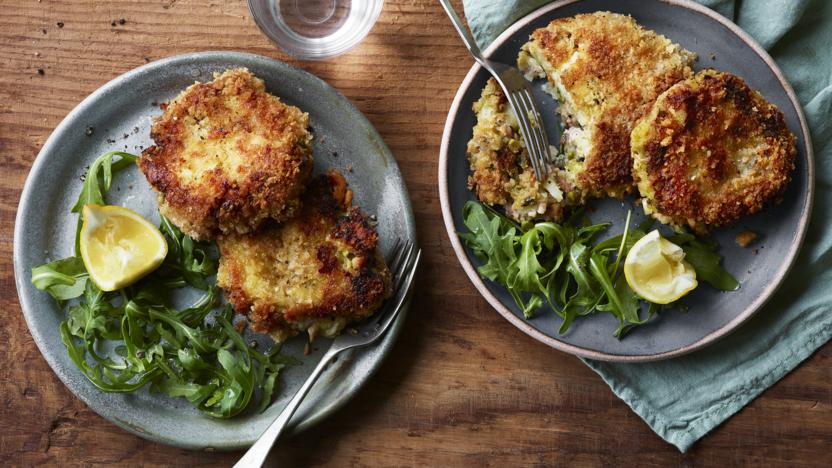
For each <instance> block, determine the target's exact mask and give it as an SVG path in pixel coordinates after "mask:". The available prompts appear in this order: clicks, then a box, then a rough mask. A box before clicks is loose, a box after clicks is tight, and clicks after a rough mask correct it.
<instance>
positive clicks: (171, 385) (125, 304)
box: [32, 151, 298, 418]
mask: <svg viewBox="0 0 832 468" xmlns="http://www.w3.org/2000/svg"><path fill="white" fill-rule="evenodd" d="M116 157H117V158H118V159H115V158H116ZM135 160H136V156H135V155H133V154H130V153H124V152H119V151H113V152H109V153H106V154H104V155H102V156H100V157H99V158H98V159H97V160H96V161H95V162H94V163H93V164H92V165H91V166H90V168H89V170H88V172H87V174H86V177H85V179H84V186H83V189H82V191H81V194H80V196H79V197H78V201H77V202H76V203H75V205H74V206H73V207H72V209H71V212H72V213H80V212H81V210H82V209H83V208H84V206H85V205H88V204H97V205H105V204H106V203H105V196H106V194H107V191H108V190H109V189H110V186H111V183H112V179H113V175H114V174H115V173H117V172H118V171H121V170H123V169H125V168H127V167H131V166H133V164H134V162H135ZM160 216H161V215H160ZM80 218H81V217H80V216H79V221H78V229H77V231H76V236H75V255H74V256H72V257H68V258H64V259H61V260H57V261H53V262H50V263H47V264H44V265H41V266H38V267H36V268H33V269H32V283H33V284H34V285H35V287H37V288H38V289H40V290H43V291H45V292H47V293H48V294H49V295H51V296H52V297H53V298H54V299H55V300H56V301H57V303H58V305H59V307H60V308H61V309H62V310H66V311H67V313H66V318H65V320H64V321H63V322H62V323H61V326H60V333H61V339H62V341H63V344H64V345H65V346H66V349H67V353H68V354H69V357H70V358H71V359H72V361H73V362H74V363H75V365H76V366H78V368H79V369H80V370H81V372H83V374H84V375H85V376H86V377H87V379H89V381H90V382H92V383H93V384H94V385H95V386H96V387H98V388H99V389H101V390H103V391H105V392H135V391H137V390H139V389H141V388H143V387H145V386H148V387H149V389H150V391H151V392H162V393H165V394H167V395H169V396H172V397H184V398H185V399H187V401H188V402H190V404H191V405H193V406H194V407H195V408H197V409H198V410H200V411H201V412H203V413H204V414H207V415H209V416H212V417H215V418H229V417H232V416H235V415H237V414H240V413H241V412H242V411H244V410H246V409H248V408H250V407H251V408H254V410H255V411H258V412H260V411H263V410H265V409H266V407H268V405H269V404H270V403H271V401H272V398H273V395H274V391H275V386H276V383H277V378H278V376H279V374H280V372H281V370H282V369H283V368H284V367H286V366H287V365H290V364H296V363H297V362H298V361H296V360H295V359H293V358H290V357H287V356H283V355H281V354H280V349H279V347H278V346H275V347H273V348H272V349H270V350H269V351H268V352H266V353H261V352H259V351H257V350H256V349H255V344H254V343H252V344H251V345H249V344H247V343H246V342H245V341H244V339H243V337H242V336H241V335H240V333H239V332H238V330H237V328H236V327H235V326H234V324H233V311H232V310H231V308H230V306H228V305H225V306H221V305H220V301H219V297H218V296H219V295H218V294H217V288H216V286H215V285H214V284H213V276H214V275H215V274H216V271H217V261H216V254H215V249H213V247H212V245H211V244H208V243H200V242H196V241H194V240H193V239H192V238H190V237H188V236H187V235H184V234H183V233H182V232H181V231H180V230H179V229H178V228H177V227H176V226H174V225H173V224H171V223H170V222H169V221H168V220H167V219H165V218H164V217H161V225H160V226H159V230H160V231H161V233H162V234H163V235H164V238H165V241H166V242H167V247H168V249H167V255H166V256H165V258H164V261H163V263H162V265H161V266H160V267H159V268H157V269H156V270H154V271H153V272H152V273H150V274H149V275H147V276H145V277H143V278H142V279H141V280H139V281H138V282H136V283H135V284H132V285H130V286H127V287H124V288H122V289H118V290H115V291H111V292H105V291H102V290H101V289H99V288H98V287H97V286H96V284H95V283H94V282H93V281H92V280H91V279H90V276H89V273H88V272H87V270H86V268H85V266H84V262H83V261H82V259H81V254H80V251H79V239H80V234H81V219H80ZM182 288H191V289H193V290H196V291H200V292H201V297H200V299H198V300H197V301H196V302H195V303H194V304H192V305H191V306H190V307H187V308H184V309H178V308H176V307H174V305H173V301H172V297H171V296H172V294H171V292H172V291H174V290H178V289H182Z"/></svg>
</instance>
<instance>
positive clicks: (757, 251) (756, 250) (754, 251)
mask: <svg viewBox="0 0 832 468" xmlns="http://www.w3.org/2000/svg"><path fill="white" fill-rule="evenodd" d="M752 253H754V255H757V254H758V253H760V249H754V250H753V251H752Z"/></svg>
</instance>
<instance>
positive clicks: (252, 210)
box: [138, 68, 312, 240]
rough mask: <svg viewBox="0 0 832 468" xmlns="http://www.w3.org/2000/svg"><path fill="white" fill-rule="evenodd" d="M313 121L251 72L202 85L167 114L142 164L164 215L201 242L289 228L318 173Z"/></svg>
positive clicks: (178, 100) (218, 77)
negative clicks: (272, 226) (271, 226)
mask: <svg viewBox="0 0 832 468" xmlns="http://www.w3.org/2000/svg"><path fill="white" fill-rule="evenodd" d="M308 127H309V116H308V115H307V114H306V113H304V112H302V111H301V110H300V109H298V108H297V107H294V106H290V105H287V104H285V103H283V102H282V101H281V100H280V99H279V98H277V97H276V96H274V95H272V94H269V92H268V91H266V87H265V85H264V83H263V80H261V79H259V78H257V77H255V76H254V75H253V74H251V72H249V71H248V70H246V69H243V68H237V69H231V70H227V71H225V72H223V73H221V74H219V73H218V74H215V75H214V80H213V81H211V82H208V83H199V82H198V83H195V84H193V85H191V86H189V87H188V88H187V89H185V90H184V91H183V92H182V93H181V94H179V95H178V96H177V97H176V98H175V99H173V100H172V101H171V102H169V103H168V104H167V105H165V106H164V113H163V114H162V115H161V116H160V117H159V118H157V119H156V120H155V121H154V123H153V127H152V129H151V137H152V138H153V141H154V142H155V145H154V146H151V147H149V148H147V149H146V150H145V151H144V152H143V153H142V156H141V157H140V158H139V161H138V164H139V167H140V168H141V170H142V172H143V173H144V175H145V177H146V178H147V180H148V182H149V183H150V185H151V186H152V187H153V189H154V190H155V191H156V192H158V194H159V205H160V206H159V211H160V212H161V213H162V214H163V215H164V216H165V217H167V218H168V219H170V220H171V221H172V222H173V223H174V224H176V225H177V226H178V227H179V228H180V229H181V230H182V231H183V232H184V233H186V234H188V235H189V236H191V237H193V238H195V239H198V240H211V239H214V238H216V237H217V236H219V235H221V234H235V233H236V234H240V233H245V232H250V231H253V230H255V229H257V228H258V227H259V226H260V225H261V224H262V223H263V222H264V221H266V220H268V219H274V220H277V221H283V220H285V219H287V218H289V217H291V216H292V214H293V213H294V212H295V211H296V210H297V208H298V206H299V197H300V194H301V192H302V191H303V188H304V186H305V185H306V183H307V182H308V180H309V178H310V175H311V171H312V152H311V145H310V142H311V139H312V135H311V134H310V133H309V130H308Z"/></svg>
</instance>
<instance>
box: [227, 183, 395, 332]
mask: <svg viewBox="0 0 832 468" xmlns="http://www.w3.org/2000/svg"><path fill="white" fill-rule="evenodd" d="M351 201H352V192H351V191H350V190H349V189H347V184H346V181H345V180H344V178H343V176H341V174H339V173H338V172H335V171H332V172H330V173H329V174H327V175H321V176H318V177H316V178H314V179H313V180H312V182H311V184H310V186H309V188H308V190H307V192H306V193H305V194H304V196H303V207H302V208H301V209H300V211H299V213H298V215H297V216H296V217H294V218H292V219H291V220H289V221H287V222H285V223H283V224H281V225H277V224H276V223H270V225H268V226H266V227H264V228H263V229H261V230H259V231H257V232H255V233H250V234H240V235H238V234H233V235H228V236H223V237H222V238H220V239H219V240H218V241H217V244H218V245H219V248H220V253H221V256H220V265H219V272H218V273H217V284H218V285H219V286H220V287H221V288H223V289H224V290H225V292H226V298H227V299H228V301H229V302H230V303H231V305H232V306H233V307H234V309H235V310H236V311H237V312H238V313H241V314H246V315H248V318H249V320H250V322H251V325H252V328H253V329H254V330H255V331H257V332H261V333H269V334H271V336H272V337H273V338H274V339H275V340H276V341H278V342H282V341H283V340H285V339H286V338H289V337H291V336H294V335H296V334H298V333H300V332H302V331H307V332H308V333H309V336H310V340H311V339H314V337H315V336H327V337H332V336H335V335H337V334H339V333H340V332H341V330H342V329H343V328H344V326H345V325H346V324H347V323H350V322H353V321H356V320H360V319H362V318H364V317H367V316H369V315H371V314H372V313H373V312H374V311H375V310H376V309H377V308H378V307H379V306H380V305H381V303H382V301H383V300H384V299H385V298H387V297H388V296H389V294H390V272H389V270H388V269H387V266H386V265H385V262H384V259H383V258H382V256H381V255H380V253H379V252H378V249H377V248H376V244H377V241H378V234H377V233H376V231H375V229H374V227H373V226H372V225H371V224H370V223H369V221H368V219H367V217H366V216H364V214H362V213H361V211H360V210H359V209H358V207H350V205H351Z"/></svg>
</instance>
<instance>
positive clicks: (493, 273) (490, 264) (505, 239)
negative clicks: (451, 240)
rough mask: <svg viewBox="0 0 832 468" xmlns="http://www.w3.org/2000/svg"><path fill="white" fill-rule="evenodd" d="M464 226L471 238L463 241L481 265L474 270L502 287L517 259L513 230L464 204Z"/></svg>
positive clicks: (477, 205) (470, 203)
mask: <svg viewBox="0 0 832 468" xmlns="http://www.w3.org/2000/svg"><path fill="white" fill-rule="evenodd" d="M464 223H465V226H466V227H468V229H469V230H470V231H471V235H470V236H465V237H464V238H463V240H465V241H466V243H467V244H468V246H469V247H470V248H471V249H472V250H473V251H474V253H475V254H476V255H478V256H479V257H480V258H481V259H483V260H484V262H485V263H484V264H483V265H482V266H480V267H479V268H478V271H479V273H480V274H481V275H482V276H484V277H485V278H488V279H490V280H491V281H499V282H501V283H506V282H507V281H508V278H509V276H510V275H511V269H512V265H513V264H514V262H515V261H516V259H517V253H516V251H515V247H514V244H515V243H516V242H517V241H516V239H515V238H516V235H515V232H516V229H515V227H514V226H511V225H510V224H509V223H505V222H503V221H502V220H501V219H500V217H498V216H491V217H489V215H488V214H486V212H485V211H484V210H483V208H482V205H480V204H478V203H473V202H468V203H466V204H465V207H464Z"/></svg>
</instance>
